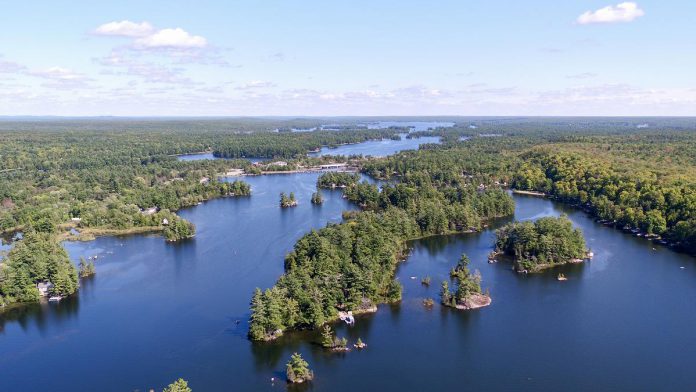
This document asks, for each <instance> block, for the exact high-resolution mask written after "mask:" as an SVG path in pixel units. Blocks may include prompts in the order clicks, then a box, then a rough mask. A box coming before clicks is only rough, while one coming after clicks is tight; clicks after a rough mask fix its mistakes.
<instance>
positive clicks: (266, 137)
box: [213, 129, 396, 158]
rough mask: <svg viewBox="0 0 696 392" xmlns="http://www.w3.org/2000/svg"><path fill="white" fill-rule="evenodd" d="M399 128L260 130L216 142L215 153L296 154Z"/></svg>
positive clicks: (371, 137) (227, 155)
mask: <svg viewBox="0 0 696 392" xmlns="http://www.w3.org/2000/svg"><path fill="white" fill-rule="evenodd" d="M395 132H396V131H394V130H389V129H360V130H352V131H341V132H336V131H314V132H296V133H266V132H257V133H250V134H245V135H239V136H237V137H234V138H228V139H225V140H224V141H221V142H219V143H216V145H215V147H214V151H213V154H214V155H215V156H216V157H221V158H296V157H301V156H305V155H306V154H307V152H309V151H313V150H317V149H319V148H321V147H324V146H328V147H336V146H338V145H341V144H348V143H360V142H364V141H368V140H375V139H384V138H390V137H391V136H393V135H394V134H395Z"/></svg>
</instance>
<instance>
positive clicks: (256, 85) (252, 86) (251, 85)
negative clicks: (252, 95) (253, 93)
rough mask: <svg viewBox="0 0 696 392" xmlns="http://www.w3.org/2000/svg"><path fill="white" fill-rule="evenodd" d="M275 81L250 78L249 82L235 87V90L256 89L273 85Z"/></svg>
mask: <svg viewBox="0 0 696 392" xmlns="http://www.w3.org/2000/svg"><path fill="white" fill-rule="evenodd" d="M275 86H276V85H275V83H273V82H268V81H265V80H252V81H251V82H247V83H244V84H243V85H241V86H239V87H237V88H236V89H237V90H251V89H257V88H267V87H275Z"/></svg>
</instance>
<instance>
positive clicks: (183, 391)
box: [162, 378, 192, 392]
mask: <svg viewBox="0 0 696 392" xmlns="http://www.w3.org/2000/svg"><path fill="white" fill-rule="evenodd" d="M162 392H192V391H191V388H189V386H188V382H187V381H186V380H184V379H183V378H180V379H178V380H176V381H174V382H173V383H171V384H169V385H168V386H167V387H166V388H164V390H163V391H162Z"/></svg>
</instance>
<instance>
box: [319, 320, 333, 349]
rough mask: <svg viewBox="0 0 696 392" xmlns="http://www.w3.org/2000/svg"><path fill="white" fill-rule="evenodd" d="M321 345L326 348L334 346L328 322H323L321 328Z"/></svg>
mask: <svg viewBox="0 0 696 392" xmlns="http://www.w3.org/2000/svg"><path fill="white" fill-rule="evenodd" d="M321 345H322V347H326V348H332V347H333V346H334V334H333V330H331V327H330V326H329V325H328V324H324V326H323V327H322V328H321Z"/></svg>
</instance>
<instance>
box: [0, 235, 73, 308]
mask: <svg viewBox="0 0 696 392" xmlns="http://www.w3.org/2000/svg"><path fill="white" fill-rule="evenodd" d="M42 282H50V283H52V284H53V287H52V288H51V289H50V292H49V294H50V295H59V296H67V295H71V294H73V293H75V291H77V288H78V282H77V271H76V270H75V266H74V265H73V264H72V263H71V262H70V259H69V258H68V255H67V253H66V252H65V250H64V249H63V248H62V247H61V246H60V244H59V243H58V241H57V239H56V238H55V236H54V235H52V234H48V233H40V232H35V231H29V232H27V233H25V234H24V237H23V238H22V239H21V240H19V241H17V242H16V243H15V244H14V247H13V248H12V249H11V250H10V252H9V254H8V255H7V258H6V260H5V261H4V262H3V263H2V264H0V303H5V304H9V303H15V302H36V301H38V300H39V291H38V289H37V286H36V285H37V284H38V283H42Z"/></svg>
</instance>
